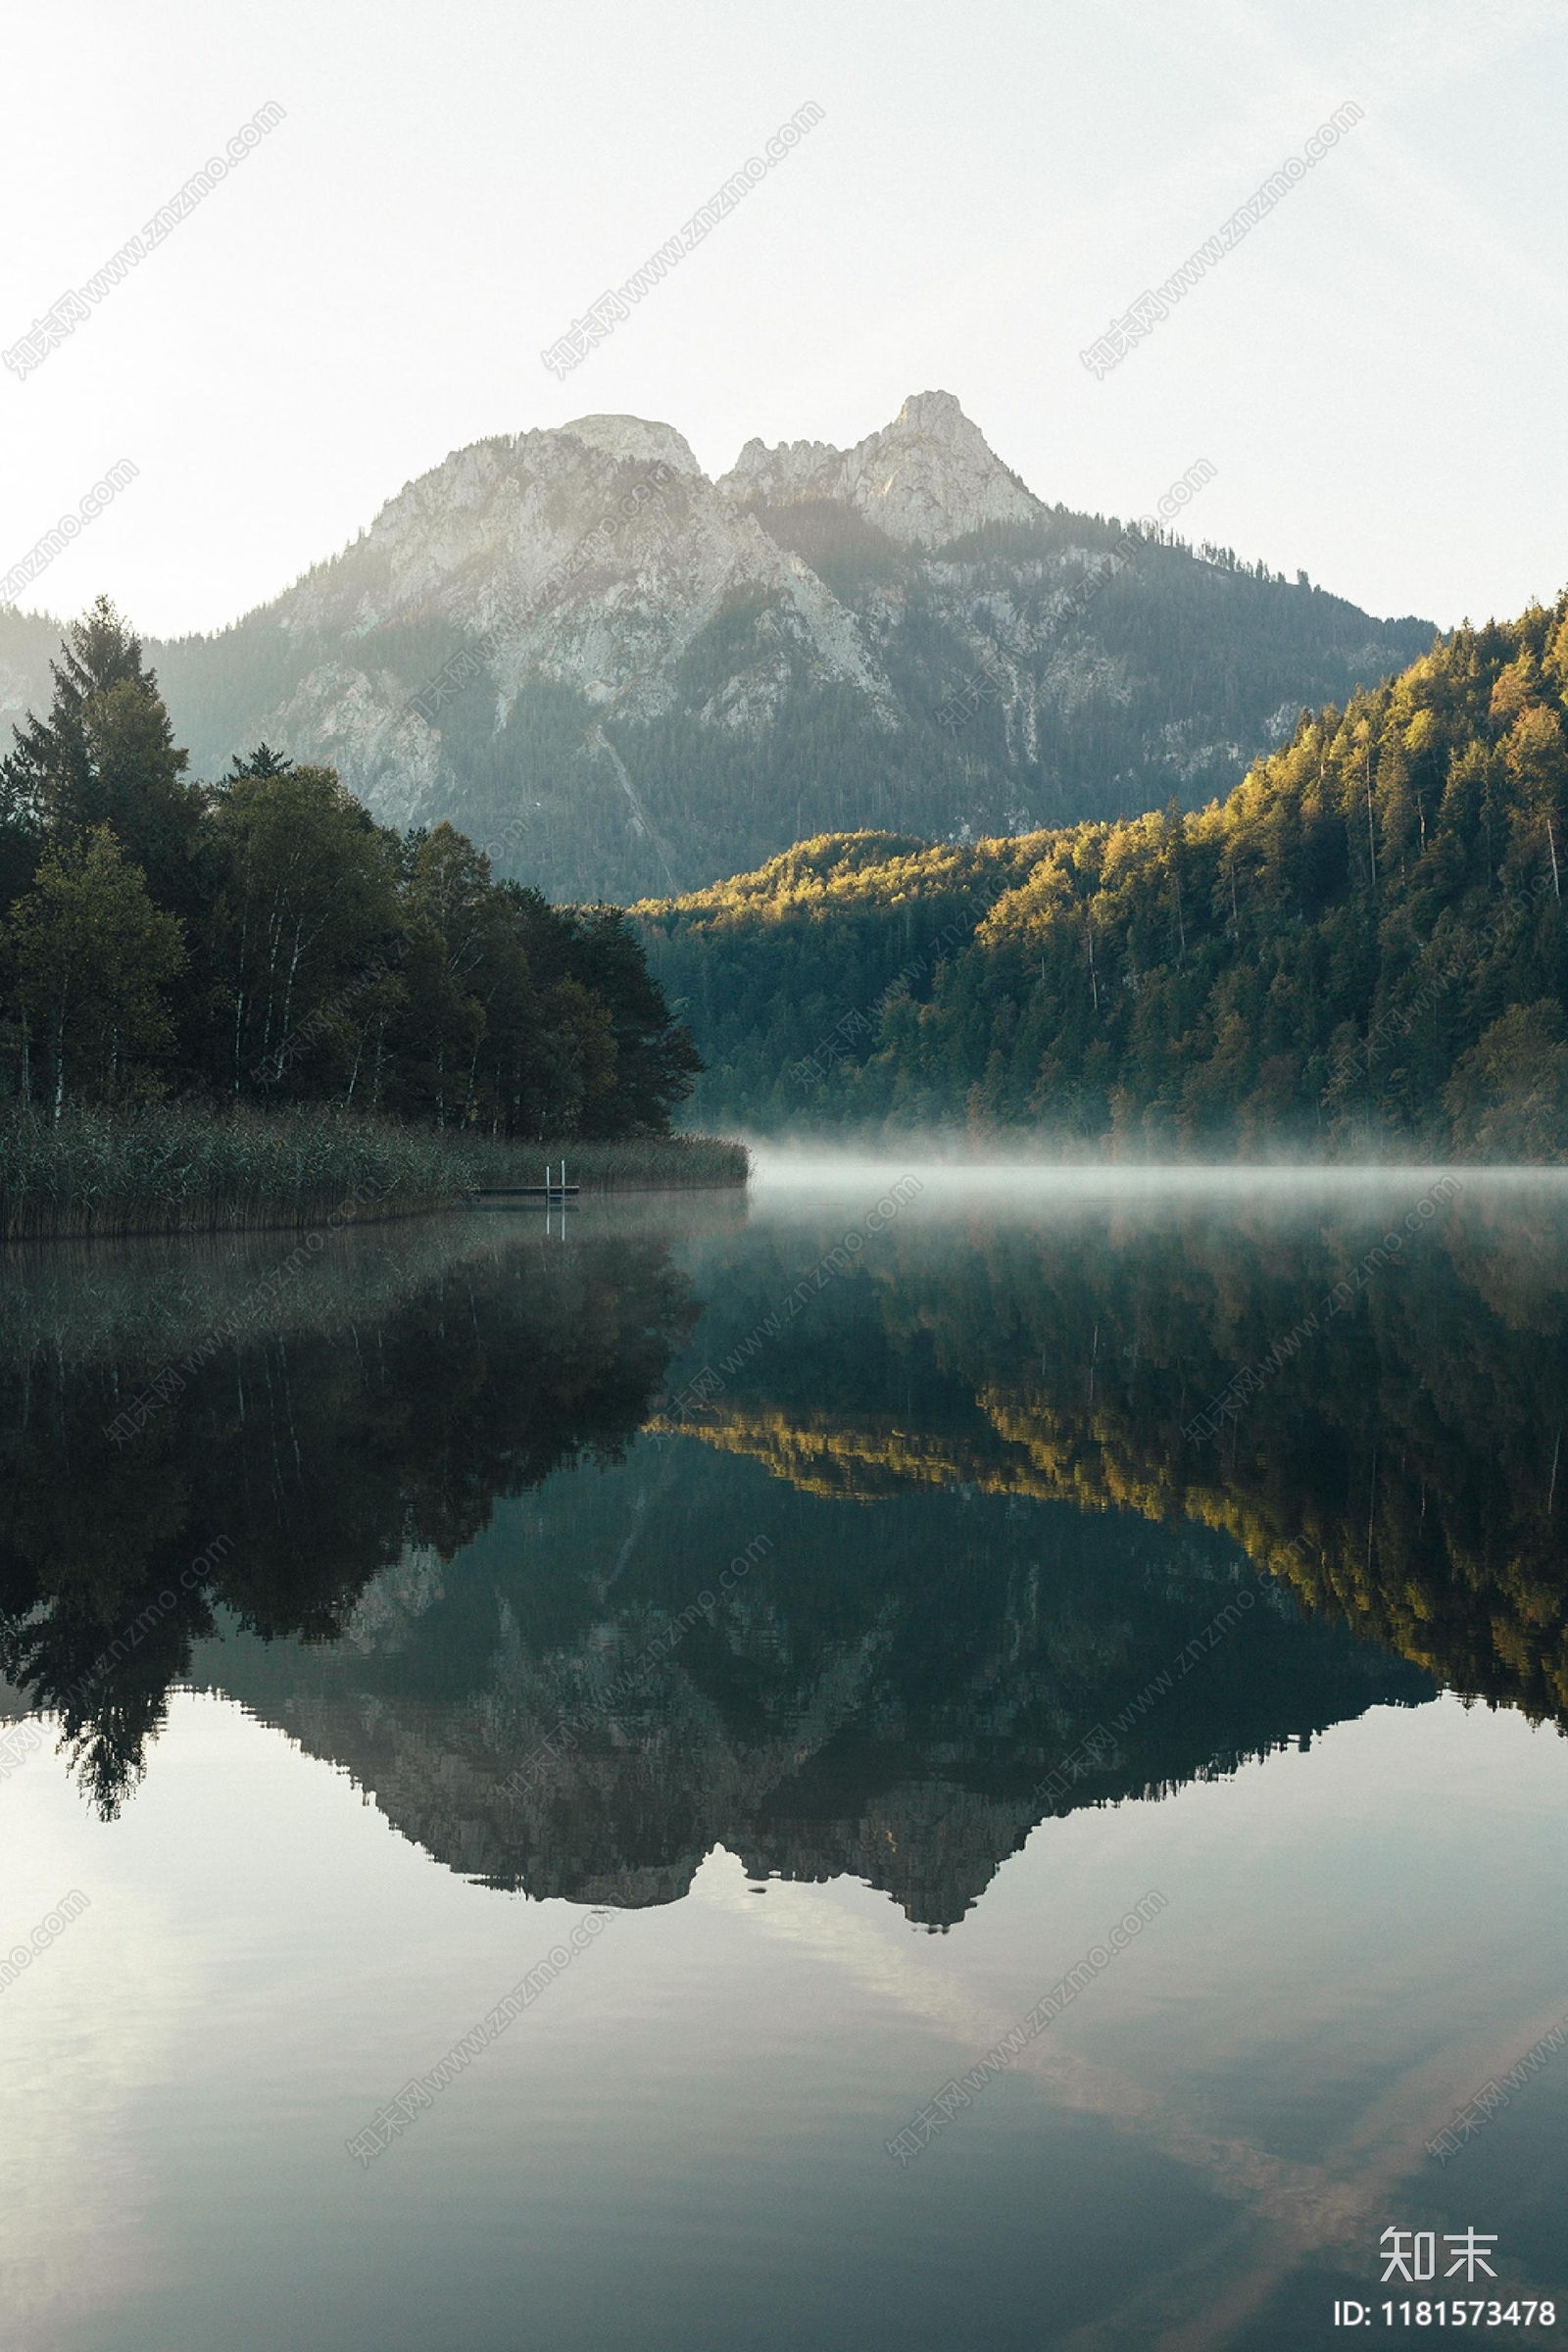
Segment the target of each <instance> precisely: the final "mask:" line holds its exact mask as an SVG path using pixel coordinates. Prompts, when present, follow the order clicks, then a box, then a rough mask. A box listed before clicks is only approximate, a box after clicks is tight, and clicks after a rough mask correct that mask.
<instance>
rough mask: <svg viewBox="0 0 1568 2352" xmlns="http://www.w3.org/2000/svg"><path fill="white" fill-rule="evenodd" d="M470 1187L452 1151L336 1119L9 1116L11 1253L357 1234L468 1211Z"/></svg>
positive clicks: (411, 1132)
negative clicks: (162, 1241) (99, 1239)
mask: <svg viewBox="0 0 1568 2352" xmlns="http://www.w3.org/2000/svg"><path fill="white" fill-rule="evenodd" d="M473 1182H474V1178H473V1175H472V1172H471V1169H470V1167H469V1164H468V1156H467V1153H466V1152H465V1151H464V1150H463V1149H462V1148H461V1147H459V1146H457V1145H454V1143H452V1142H451V1141H450V1140H449V1139H448V1138H445V1137H443V1136H439V1135H432V1134H430V1133H428V1132H427V1131H425V1130H422V1129H418V1128H411V1127H394V1126H390V1125H388V1124H387V1123H385V1122H384V1121H380V1120H374V1119H362V1118H351V1117H348V1116H345V1115H344V1114H343V1113H341V1112H337V1111H330V1110H311V1109H300V1110H296V1109H279V1110H273V1111H266V1112H256V1111H236V1112H234V1113H232V1114H229V1115H223V1114H219V1113H216V1112H213V1111H208V1110H202V1109H198V1108H194V1107H191V1106H187V1105H183V1104H174V1105H171V1104H162V1105H158V1106H153V1107H148V1108H145V1109H141V1110H135V1111H117V1112H108V1111H99V1110H76V1111H68V1112H67V1113H66V1114H65V1115H64V1116H63V1117H62V1118H60V1119H58V1120H46V1119H40V1118H39V1117H38V1116H37V1115H36V1114H35V1113H33V1112H28V1111H12V1112H8V1113H5V1114H0V1238H3V1239H4V1240H6V1241H44V1240H58V1239H62V1238H71V1237H77V1236H86V1235H93V1234H121V1233H125V1234H129V1233H227V1232H234V1231H237V1230H239V1229H241V1228H244V1227H247V1226H267V1225H271V1226H283V1227H287V1228H290V1229H295V1230H297V1229H299V1228H301V1227H306V1226H314V1225H318V1224H320V1225H324V1224H326V1222H327V1221H328V1220H329V1219H330V1220H331V1221H332V1223H333V1225H334V1226H336V1225H338V1224H352V1223H356V1222H359V1221H362V1220H365V1219H368V1218H379V1217H400V1216H413V1215H416V1214H417V1213H418V1212H419V1211H420V1210H423V1209H430V1208H439V1207H442V1206H444V1205H446V1204H447V1203H449V1202H453V1201H462V1200H463V1199H464V1198H465V1197H466V1194H467V1193H468V1191H469V1190H470V1189H471V1186H472V1184H473Z"/></svg>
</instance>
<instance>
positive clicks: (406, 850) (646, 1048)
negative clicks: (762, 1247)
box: [0, 598, 701, 1139]
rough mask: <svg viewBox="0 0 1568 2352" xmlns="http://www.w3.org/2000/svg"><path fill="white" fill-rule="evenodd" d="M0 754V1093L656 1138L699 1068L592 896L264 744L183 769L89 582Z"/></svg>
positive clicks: (498, 1130) (63, 1101)
mask: <svg viewBox="0 0 1568 2352" xmlns="http://www.w3.org/2000/svg"><path fill="white" fill-rule="evenodd" d="M51 667H52V670H53V675H54V681H55V685H54V696H53V701H52V704H51V708H50V710H49V711H48V712H47V713H46V714H45V715H43V716H39V715H37V714H36V713H33V714H29V716H28V718H27V720H26V722H25V725H23V726H21V727H17V728H15V729H14V730H13V732H14V735H15V738H16V741H15V748H14V750H13V751H12V753H11V754H10V756H9V757H8V758H7V759H5V760H3V761H0V1072H3V1081H0V1082H3V1083H4V1084H5V1087H6V1091H7V1093H8V1094H9V1095H10V1097H11V1099H12V1100H13V1101H14V1102H16V1103H21V1104H25V1105H28V1106H30V1107H31V1108H32V1109H34V1110H35V1111H42V1112H44V1113H46V1114H50V1115H54V1116H58V1115H59V1114H60V1113H61V1111H62V1110H63V1109H64V1108H65V1107H66V1106H67V1105H77V1104H106V1105H110V1106H129V1105H132V1104H135V1103H145V1102H147V1101H149V1100H155V1099H158V1098H161V1097H165V1096H168V1095H170V1094H177V1095H179V1096H182V1097H184V1098H187V1099H192V1100H205V1101H207V1102H210V1103H215V1104H224V1103H231V1104H239V1103H278V1102H337V1103H343V1104H345V1105H347V1106H349V1107H350V1108H353V1109H357V1110H366V1111H369V1112H379V1113H383V1114H386V1115H390V1116H394V1117H397V1118H401V1119H405V1120H409V1121H417V1122H421V1123H426V1124H429V1125H433V1126H436V1127H441V1128H451V1129H459V1130H469V1131H478V1132H483V1133H485V1134H492V1135H499V1136H507V1137H517V1138H519V1139H532V1138H537V1137H542V1136H550V1137H553V1138H560V1137H564V1136H582V1137H591V1138H609V1137H619V1136H630V1135H650V1134H664V1133H667V1131H668V1128H669V1120H670V1112H671V1109H672V1107H673V1106H674V1105H675V1104H676V1103H679V1102H680V1101H681V1100H682V1099H683V1098H684V1096H685V1095H686V1094H687V1093H688V1092H689V1090H690V1087H691V1083H692V1080H693V1077H694V1076H695V1074H696V1072H697V1071H698V1069H699V1068H700V1067H701V1064H700V1062H699V1060H698V1057H697V1054H696V1053H695V1051H694V1049H693V1046H692V1043H691V1039H690V1036H689V1034H688V1032H687V1031H686V1030H685V1029H684V1028H682V1027H681V1026H679V1025H678V1024H677V1023H676V1022H675V1021H674V1020H672V1019H671V1017H670V1014H669V1010H668V1007H667V1005H665V1003H664V1000H663V997H662V993H661V991H660V989H659V988H658V986H657V985H656V984H655V983H654V981H653V980H652V979H651V977H650V975H649V972H648V968H647V963H646V960H645V957H644V955H643V951H642V948H641V945H640V943H639V942H638V940H637V938H636V936H635V934H634V932H633V931H632V929H631V928H630V926H629V925H628V923H627V921H626V919H625V917H624V915H623V914H622V912H621V910H620V909H619V908H618V907H604V906H598V907H556V906H552V905H551V904H550V903H549V902H548V901H547V900H546V899H545V898H544V897H543V896H542V895H541V894H540V893H539V892H538V891H536V890H532V889H529V888H526V887H525V886H523V885H521V884H519V883H517V882H515V881H498V880H497V879H496V878H495V877H494V875H493V874H492V871H491V866H490V860H489V858H487V857H486V855H485V853H484V852H483V851H482V850H481V849H478V848H476V847H475V846H474V844H473V843H472V842H471V841H470V840H468V839H467V838H466V835H464V834H462V833H459V832H457V831H456V830H455V829H454V828H453V827H452V826H451V825H450V824H446V823H442V824H439V825H436V826H435V827H434V828H432V829H425V828H422V827H419V828H415V829H413V830H410V831H407V832H404V833H401V834H400V833H398V832H396V831H393V830H391V829H389V828H388V827H386V826H383V825H378V824H377V823H376V822H375V821H374V819H373V818H372V817H371V815H370V813H369V811H368V809H365V808H364V807H363V806H362V805H361V804H360V803H359V802H358V801H357V800H356V799H355V798H354V797H353V795H352V794H351V793H349V792H348V791H347V790H346V789H345V787H344V786H343V785H342V784H341V782H340V781H339V779H338V777H337V775H336V774H335V772H334V771H333V770H332V769H331V768H329V767H319V766H309V765H296V764H295V763H294V762H293V761H292V760H287V759H283V758H280V757H279V756H278V755H277V754H275V753H274V752H272V751H271V750H270V748H269V747H268V746H267V745H266V744H265V743H264V744H262V745H260V746H258V747H257V749H256V750H255V751H254V752H252V753H251V754H249V755H248V756H246V757H240V756H238V755H236V756H235V757H234V759H233V760H232V761H231V764H230V769H229V772H228V773H227V774H226V775H224V776H223V777H222V778H221V780H220V781H219V782H217V783H216V784H204V783H200V782H197V781H195V780H194V779H191V778H189V777H188V776H187V774H186V772H185V771H186V768H187V766H188V760H187V755H186V754H185V752H184V751H182V750H181V749H180V748H179V747H178V746H177V745H176V744H175V742H174V739H173V732H172V726H171V723H170V717H169V712H168V711H167V709H166V708H165V705H164V702H163V699H162V697H161V695H160V693H159V689H158V681H157V677H156V675H155V673H154V672H153V671H152V670H151V669H150V668H149V667H148V666H147V665H146V663H145V662H144V661H143V658H142V648H141V645H140V642H139V640H138V639H137V638H136V637H135V636H134V635H133V634H132V632H131V631H130V630H129V629H128V628H127V627H126V625H125V624H124V622H123V620H122V619H121V618H120V616H119V614H118V613H116V612H115V610H114V608H113V607H112V606H111V605H110V604H109V603H108V602H107V600H105V599H103V598H100V599H99V600H98V602H97V604H95V605H94V607H93V608H92V610H91V611H90V612H89V613H88V614H87V615H86V616H85V618H84V619H82V620H80V621H78V622H74V623H73V624H72V625H71V626H70V628H69V629H68V631H67V635H66V642H65V646H64V648H63V655H62V659H61V660H60V661H59V662H54V663H52V664H51Z"/></svg>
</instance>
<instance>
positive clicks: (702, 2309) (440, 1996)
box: [0, 1155, 1568, 2352]
mask: <svg viewBox="0 0 1568 2352" xmlns="http://www.w3.org/2000/svg"><path fill="white" fill-rule="evenodd" d="M0 1381H3V1385H4V1410H3V1430H0V1444H3V1446H4V1449H5V1464H6V1480H5V1499H4V1503H3V1512H4V1517H3V1523H0V1674H3V1676H4V1677H5V1680H4V1682H3V1683H0V1718H3V1722H0V1733H3V1737H0V1823H3V1828H4V1843H3V1849H0V1850H3V1854H4V1870H3V1879H0V1903H3V1912H4V1916H3V1919H0V1986H3V1989H0V2067H3V2082H4V2096H5V2118H6V2129H5V2131H4V2134H3V2137H0V2186H3V2198H4V2212H5V2215H6V2227H5V2229H4V2232H3V2238H0V2297H3V2306H4V2309H5V2311H6V2313H7V2314H8V2323H7V2325H8V2332H7V2333H6V2335H5V2339H4V2340H5V2341H6V2343H7V2344H8V2345H12V2344H15V2345H16V2346H18V2347H24V2348H25V2352H35V2348H37V2352H43V2348H47V2352H211V2348H216V2347H218V2346H222V2347H224V2348H225V2352H274V2348H275V2347H277V2346H279V2345H284V2344H286V2345H288V2346H290V2347H295V2348H303V2352H362V2348H363V2352H369V2348H371V2347H374V2348H375V2352H416V2348H418V2352H426V2348H427V2347H433V2346H447V2345H452V2346H458V2347H462V2348H463V2352H502V2348H503V2347H505V2348H508V2352H512V2348H514V2347H519V2346H529V2347H531V2346H534V2345H538V2346H540V2347H545V2346H550V2347H552V2348H553V2347H556V2346H558V2345H560V2344H561V2343H562V2342H571V2343H576V2344H581V2345H584V2346H586V2347H590V2348H591V2352H651V2348H653V2352H733V2348H735V2347H749V2348H755V2352H795V2348H797V2347H811V2348H812V2352H884V2347H885V2348H886V2352H895V2348H897V2352H925V2348H927V2347H929V2348H931V2352H951V2348H960V2347H961V2348H968V2347H975V2348H977V2352H1014V2348H1015V2347H1016V2348H1019V2352H1021V2348H1022V2347H1031V2348H1041V2347H1050V2348H1051V2352H1058V2348H1059V2352H1115V2348H1120V2347H1124V2346H1128V2347H1131V2346H1137V2347H1145V2346H1158V2347H1170V2348H1172V2352H1174V2348H1176V2347H1195V2348H1196V2347H1209V2346H1225V2347H1236V2348H1237V2352H1278V2348H1280V2347H1284V2348H1287V2352H1290V2348H1294V2347H1305V2346H1317V2345H1320V2344H1325V2345H1326V2344H1328V2343H1329V2342H1330V2341H1331V2340H1337V2339H1338V2333H1339V2328H1338V2326H1337V2325H1336V2323H1337V2321H1339V2322H1340V2323H1341V2324H1343V2323H1344V2321H1345V2319H1346V2317H1347V2316H1349V2318H1350V2319H1351V2320H1352V2321H1353V2320H1354V2318H1355V2315H1356V2314H1357V2313H1359V2312H1360V2311H1361V2310H1363V2309H1364V2311H1365V2313H1366V2315H1367V2324H1370V2325H1372V2326H1375V2327H1396V2328H1399V2329H1400V2330H1401V2331H1404V2332H1406V2333H1407V2332H1408V2330H1409V2329H1411V2328H1416V2327H1420V2326H1421V2325H1422V2324H1423V2322H1422V2319H1421V2316H1420V2315H1421V2314H1423V2313H1425V2314H1426V2315H1427V2320H1426V2324H1434V2323H1435V2321H1436V2317H1437V2314H1436V2310H1435V2308H1434V2305H1435V2304H1436V2303H1442V2304H1443V2305H1444V2314H1443V2324H1444V2325H1459V2324H1461V2323H1462V2324H1464V2325H1476V2324H1479V2325H1482V2326H1487V2325H1488V2324H1489V2321H1491V2320H1492V2310H1493V2308H1494V2307H1495V2312H1496V2318H1495V2322H1493V2324H1494V2325H1495V2329H1496V2336H1497V2338H1500V2339H1501V2340H1507V2341H1517V2340H1519V2339H1520V2338H1521V2337H1522V2336H1524V2335H1526V2334H1529V2335H1530V2336H1532V2337H1537V2336H1540V2337H1544V2339H1545V2340H1551V2338H1552V2336H1553V2332H1554V2328H1555V2327H1560V2326H1564V2325H1568V2222H1565V2220H1564V2215H1565V2212H1568V1744H1565V1741H1564V1739H1563V1736H1562V1733H1563V1726H1564V1723H1565V1721H1568V1609H1565V1602H1568V1558H1565V1546H1564V1541H1563V1528H1564V1515H1565V1512H1568V1463H1565V1462H1563V1460H1562V1459H1561V1451H1562V1435H1563V1426H1564V1421H1565V1419H1568V1183H1565V1182H1564V1181H1563V1180H1562V1179H1559V1178H1550V1177H1541V1178H1535V1179H1523V1178H1520V1179H1510V1178H1506V1177H1502V1176H1493V1177H1486V1176H1482V1175H1479V1174H1473V1173H1471V1172H1469V1171H1465V1170H1460V1171H1444V1170H1440V1169H1432V1170H1410V1171H1389V1172H1386V1173H1385V1174H1383V1175H1380V1176H1378V1177H1376V1178H1367V1179H1351V1178H1348V1177H1346V1176H1344V1175H1341V1176H1338V1177H1330V1176H1327V1175H1323V1174H1318V1175H1315V1176H1300V1177H1295V1178H1290V1177H1286V1176H1283V1175H1275V1174H1271V1173H1268V1172H1258V1171H1252V1172H1250V1174H1245V1175H1244V1174H1240V1173H1238V1174H1235V1175H1232V1176H1229V1177H1223V1176H1215V1177H1204V1176H1202V1175H1201V1173H1196V1172H1194V1171H1190V1170H1189V1171H1171V1170H1165V1171H1144V1172H1139V1171H1132V1170H1117V1169H1110V1170H1106V1169H1097V1170H1087V1169H1086V1170H1082V1171H1078V1172H1076V1173H1074V1172H1070V1171H1067V1172H1057V1173H1055V1174H1051V1173H1045V1172H1041V1171H1030V1170H1028V1169H1023V1168H990V1169H962V1170H960V1169H953V1168H949V1169H943V1168H938V1167H933V1166H924V1165H920V1164H918V1163H916V1162H912V1161H911V1162H908V1163H904V1162H898V1161H891V1162H880V1163H875V1164H872V1163H863V1164H862V1163H857V1162H855V1161H853V1160H842V1161H838V1162H812V1161H809V1160H807V1159H804V1158H803V1159H791V1158H789V1157H787V1156H784V1155H779V1156H776V1157H774V1158H771V1159H768V1160H765V1161H764V1163H763V1165H762V1168H761V1171H760V1179H759V1181H758V1183H757V1184H756V1186H755V1187H754V1189H753V1192H752V1194H751V1196H750V1198H749V1199H743V1198H742V1197H740V1196H739V1195H723V1194H711V1195H692V1196H689V1197H680V1196H674V1195H670V1196H662V1197H656V1196H646V1197H642V1198H628V1199H624V1200H621V1201H615V1200H613V1199H608V1198H607V1199H601V1200H597V1201H595V1200H586V1201H584V1202H583V1204H582V1205H581V1206H580V1207H578V1208H576V1209H574V1210H573V1211H571V1212H570V1213H568V1214H567V1215H566V1216H565V1217H563V1216H561V1215H560V1214H554V1215H551V1216H549V1217H548V1218H547V1216H546V1215H545V1213H544V1212H543V1211H541V1210H539V1209H534V1208H528V1209H523V1210H516V1211H491V1212H478V1211H476V1212H471V1213H466V1214H463V1215H458V1216H453V1217H450V1218H445V1219H432V1220H426V1221H417V1222H411V1223H407V1224H399V1225H388V1226H383V1227H373V1228H365V1229H361V1230H358V1231H351V1232H348V1233H345V1234H334V1235H331V1236H324V1235H322V1236H316V1237H304V1239H303V1240H301V1239H299V1238H298V1237H292V1236H285V1235H279V1234H255V1235H251V1236H248V1237H246V1238H245V1239H244V1240H243V1242H234V1241H229V1242H225V1243H222V1244H217V1243H215V1244H211V1245H201V1244H196V1243H192V1242H172V1241H169V1242H165V1241H156V1240H147V1241H140V1242H124V1243H121V1244H110V1245H98V1246H97V1247H95V1248H85V1247H83V1248H66V1247H62V1248H59V1249H56V1250H32V1251H27V1252H21V1251H18V1252H14V1253H13V1254H12V1255H11V1257H10V1258H8V1260H7V1281H6V1285H5V1289H4V1298H3V1310H0ZM1559 1495H1560V1496H1561V1497H1562V1499H1561V1500H1559V1499H1558V1498H1559ZM7 1952H9V1954H10V1958H9V1960H7V1959H5V1958H4V1954H5V1953H7ZM1390 2232H1393V2233H1394V2234H1393V2235H1392V2236H1391V2235H1390V2234H1388V2233H1390ZM1450 2265H1451V2266H1452V2267H1451V2270H1450ZM1423 2298H1425V2299H1426V2300H1423ZM1461 2301H1462V2311H1461V2315H1460V2318H1459V2319H1456V2318H1455V2317H1454V2310H1455V2305H1456V2303H1459V2302H1461ZM1478 2302H1479V2311H1478ZM1543 2304H1546V2305H1549V2306H1550V2307H1551V2314H1552V2319H1551V2323H1550V2324H1547V2325H1544V2324H1543V2322H1544V2314H1543V2313H1542V2311H1541V2310H1540V2308H1539V2307H1540V2306H1542V2305H1543ZM1347 2307H1348V2313H1347ZM1559 2310H1561V2311H1563V2313H1564V2318H1563V2320H1558V2319H1557V2317H1556V2314H1557V2312H1558V2311H1559ZM1386 2311H1387V2314H1388V2317H1387V2318H1386V2317H1385V2313H1386ZM1510 2313H1512V2315H1513V2316H1512V2318H1511V2319H1510V2317H1509V2314H1510ZM1527 2313H1529V2314H1532V2315H1533V2324H1532V2325H1531V2326H1529V2327H1527V2326H1526V2324H1525V2323H1526V2314H1527Z"/></svg>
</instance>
